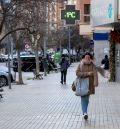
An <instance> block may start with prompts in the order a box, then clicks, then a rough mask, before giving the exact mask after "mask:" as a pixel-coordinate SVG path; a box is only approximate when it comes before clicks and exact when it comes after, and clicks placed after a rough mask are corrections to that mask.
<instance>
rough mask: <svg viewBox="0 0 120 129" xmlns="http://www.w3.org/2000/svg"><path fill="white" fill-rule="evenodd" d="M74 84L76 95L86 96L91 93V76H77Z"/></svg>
mask: <svg viewBox="0 0 120 129" xmlns="http://www.w3.org/2000/svg"><path fill="white" fill-rule="evenodd" d="M74 84H75V88H76V90H75V95H76V96H85V95H88V94H89V78H76V80H75V81H74Z"/></svg>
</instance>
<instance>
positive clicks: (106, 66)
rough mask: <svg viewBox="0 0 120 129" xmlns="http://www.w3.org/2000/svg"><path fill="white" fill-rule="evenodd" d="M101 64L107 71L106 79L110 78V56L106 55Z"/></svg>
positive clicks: (105, 73)
mask: <svg viewBox="0 0 120 129" xmlns="http://www.w3.org/2000/svg"><path fill="white" fill-rule="evenodd" d="M101 64H102V66H103V68H104V70H105V72H104V76H105V77H107V78H108V77H109V59H108V55H105V57H104V59H102V61H101Z"/></svg>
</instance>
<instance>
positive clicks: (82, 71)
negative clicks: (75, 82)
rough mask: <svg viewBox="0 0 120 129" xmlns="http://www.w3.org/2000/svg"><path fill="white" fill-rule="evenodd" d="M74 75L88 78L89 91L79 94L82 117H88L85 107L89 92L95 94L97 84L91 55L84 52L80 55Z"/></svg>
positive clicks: (86, 106)
mask: <svg viewBox="0 0 120 129" xmlns="http://www.w3.org/2000/svg"><path fill="white" fill-rule="evenodd" d="M76 76H77V77H79V78H89V93H88V95H85V96H81V107H82V113H83V116H84V119H85V120H87V119H88V114H87V109H88V104H89V98H90V95H91V94H95V87H96V86H98V74H97V70H96V67H95V65H94V63H93V56H92V55H91V54H90V53H85V54H84V55H83V56H82V59H81V61H80V64H79V65H78V68H77V70H76Z"/></svg>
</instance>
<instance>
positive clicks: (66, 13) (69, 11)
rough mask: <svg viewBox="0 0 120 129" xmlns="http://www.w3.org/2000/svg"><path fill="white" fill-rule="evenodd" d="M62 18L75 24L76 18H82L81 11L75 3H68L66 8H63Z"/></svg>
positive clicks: (67, 22)
mask: <svg viewBox="0 0 120 129" xmlns="http://www.w3.org/2000/svg"><path fill="white" fill-rule="evenodd" d="M61 19H62V20H65V21H66V24H75V21H76V20H80V11H79V10H75V5H66V9H65V10H61Z"/></svg>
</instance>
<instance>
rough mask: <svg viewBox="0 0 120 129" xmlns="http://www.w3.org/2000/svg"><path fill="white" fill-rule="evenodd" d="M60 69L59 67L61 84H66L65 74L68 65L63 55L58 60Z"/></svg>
mask: <svg viewBox="0 0 120 129" xmlns="http://www.w3.org/2000/svg"><path fill="white" fill-rule="evenodd" d="M59 64H60V69H61V84H63V82H64V84H66V75H67V69H68V67H69V63H68V60H67V59H66V58H65V57H62V60H61V61H60V63H59Z"/></svg>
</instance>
